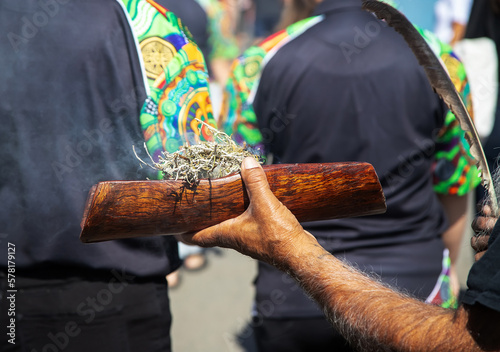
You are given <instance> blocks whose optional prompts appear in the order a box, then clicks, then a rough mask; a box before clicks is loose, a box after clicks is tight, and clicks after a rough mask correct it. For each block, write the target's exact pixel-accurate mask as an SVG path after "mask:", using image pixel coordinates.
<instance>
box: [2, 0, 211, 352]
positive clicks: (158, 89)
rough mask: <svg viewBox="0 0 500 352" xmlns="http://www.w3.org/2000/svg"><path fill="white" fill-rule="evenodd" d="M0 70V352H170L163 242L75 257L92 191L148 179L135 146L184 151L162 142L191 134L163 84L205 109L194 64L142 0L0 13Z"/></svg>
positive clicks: (109, 246) (173, 22)
mask: <svg viewBox="0 0 500 352" xmlns="http://www.w3.org/2000/svg"><path fill="white" fill-rule="evenodd" d="M0 62H2V65H3V69H2V70H1V71H0V93H1V94H2V97H3V98H2V100H1V101H0V119H1V120H2V123H1V125H0V162H1V163H2V172H1V173H0V203H1V204H2V208H1V210H0V227H1V229H2V230H1V231H2V234H1V236H0V248H1V254H0V259H1V261H0V307H1V308H0V312H2V314H0V325H1V326H2V328H1V330H0V333H1V334H0V335H1V336H0V345H1V346H2V351H9V352H10V351H13V352H17V351H30V352H34V351H45V352H46V351H59V350H61V351H62V350H70V351H74V352H80V351H81V352H88V351H96V352H100V351H102V352H104V351H150V352H153V351H157V352H165V351H170V350H171V340H170V326H171V321H172V320H171V315H170V303H169V296H168V287H167V283H166V281H165V276H166V275H167V274H169V273H170V272H171V271H173V270H175V269H176V268H178V266H179V265H180V261H179V257H178V252H177V243H176V241H175V239H173V238H172V237H155V238H141V239H127V240H119V241H110V242H104V243H96V244H89V245H84V244H82V243H81V242H80V240H79V234H80V231H81V228H80V222H81V219H82V216H83V213H84V206H85V201H86V199H87V195H88V192H89V190H90V189H91V187H92V186H93V185H94V184H96V183H98V182H100V181H105V180H138V179H145V178H146V177H150V178H154V177H155V175H151V174H150V172H149V170H148V169H144V168H142V167H141V166H140V165H139V163H138V160H137V158H136V156H135V155H134V152H133V146H136V147H138V148H136V150H137V153H139V155H140V156H141V155H142V156H143V157H144V156H145V155H146V153H145V151H144V150H142V148H140V146H143V145H144V141H145V139H146V142H147V144H148V148H150V150H152V151H153V152H152V153H151V155H153V156H156V155H157V154H155V152H156V151H161V150H166V149H168V148H167V147H168V146H170V147H172V146H178V145H179V143H182V138H183V137H187V136H182V135H180V134H179V133H176V130H175V128H173V127H174V125H175V126H183V127H184V128H185V127H186V125H187V126H190V124H189V122H190V121H189V116H186V115H183V114H180V113H178V110H180V109H182V108H185V107H186V106H188V105H191V106H190V107H191V108H192V109H189V108H188V109H187V111H189V110H192V111H193V112H195V113H196V111H197V108H196V106H195V105H194V104H193V102H192V100H191V99H186V96H185V95H183V94H182V92H179V91H176V89H177V86H176V85H175V82H181V83H185V82H186V75H188V76H189V79H190V82H191V86H190V88H192V89H191V94H192V95H193V96H194V95H195V96H196V97H197V98H198V99H197V100H196V102H197V103H199V104H202V102H204V101H209V98H208V88H207V84H206V82H207V75H206V68H205V63H204V60H203V56H202V54H201V53H200V51H199V49H198V48H197V47H196V45H195V44H194V42H193V40H192V38H191V36H190V34H189V33H188V32H187V31H185V29H184V28H183V25H182V23H181V22H180V21H179V20H178V18H177V17H176V16H175V15H174V14H173V13H171V12H169V11H167V10H165V9H164V8H162V7H161V6H160V5H158V4H157V3H156V2H154V1H151V0H147V1H145V0H123V1H116V0H99V1H87V0H75V1H71V2H68V1H61V0H58V1H55V0H54V1H51V0H46V1H38V0H26V1H15V0H5V1H1V2H0ZM172 64H173V65H174V66H175V68H176V69H178V70H177V71H174V70H173V69H172ZM174 72H175V74H174ZM166 73H167V74H171V75H170V76H169V77H168V78H170V79H172V81H173V83H172V82H169V84H162V83H165V80H162V79H161V77H162V76H163V77H164V76H165V74H166ZM155 83H157V84H159V86H156V85H155ZM185 86H186V85H185V84H183V87H185ZM169 92H173V93H175V94H173V95H175V96H176V97H178V98H179V99H181V100H182V102H183V103H182V104H178V103H177V102H172V101H171V100H169V98H168V96H169V95H168V93H169ZM172 103H174V104H172ZM163 107H165V108H163ZM167 107H168V109H167ZM203 111H209V109H208V108H205V106H203ZM165 115H166V116H165ZM171 116H175V119H172V118H171ZM198 116H200V117H201V118H202V119H203V120H205V121H206V122H209V123H212V124H213V123H214V121H213V120H211V116H207V115H206V114H205V115H204V114H200V115H198ZM165 117H169V118H170V119H166V118H165ZM160 120H162V123H158V121H160ZM160 130H162V131H163V132H165V131H166V132H165V133H159V131H160ZM188 130H189V127H188ZM155 131H158V134H159V135H158V134H156V133H155ZM199 132H200V131H198V130H195V131H192V134H194V135H195V136H194V138H198V139H199V138H201V137H200V136H199V135H198V136H197V135H196V133H199ZM166 137H168V144H169V145H168V146H167V140H166ZM7 248H10V249H12V248H14V249H15V255H14V257H15V259H12V258H9V261H10V264H9V265H10V266H9V267H8V263H9V262H8V260H7V253H8V250H7ZM9 253H10V252H9ZM12 263H14V264H15V268H14V270H15V282H13V281H12V280H9V281H8V274H11V275H12V270H13V269H12V268H13V266H12V265H14V264H12ZM10 278H12V276H11V277H9V279H10ZM7 290H16V293H15V294H12V293H11V294H10V296H11V297H12V295H15V303H16V304H15V312H14V313H15V316H12V315H7V314H4V313H5V312H7V311H8V310H9V309H10V305H11V303H12V302H11V301H10V300H9V299H8V295H7ZM12 324H13V325H14V327H12V328H8V326H9V325H12ZM6 328H7V329H8V332H9V333H10V332H12V335H8V334H7V333H6V331H5V329H6ZM10 329H12V330H10Z"/></svg>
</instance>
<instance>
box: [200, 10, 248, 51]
mask: <svg viewBox="0 0 500 352" xmlns="http://www.w3.org/2000/svg"><path fill="white" fill-rule="evenodd" d="M197 1H198V3H199V4H200V5H201V6H202V7H203V8H204V9H205V12H206V13H207V17H208V21H209V36H210V37H209V42H210V46H211V48H212V49H211V52H210V58H209V59H211V60H214V59H229V60H233V59H234V58H235V57H236V56H238V54H239V51H240V49H239V47H238V43H237V41H236V37H235V33H234V32H235V30H234V27H235V25H234V22H235V21H234V19H233V16H232V13H233V11H231V10H232V9H231V4H230V3H229V2H228V1H224V0H197Z"/></svg>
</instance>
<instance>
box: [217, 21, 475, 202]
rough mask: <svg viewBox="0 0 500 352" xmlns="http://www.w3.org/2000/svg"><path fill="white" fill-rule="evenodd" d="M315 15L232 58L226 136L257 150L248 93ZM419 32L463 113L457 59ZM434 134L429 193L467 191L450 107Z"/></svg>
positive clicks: (464, 85)
mask: <svg viewBox="0 0 500 352" xmlns="http://www.w3.org/2000/svg"><path fill="white" fill-rule="evenodd" d="M321 20H322V17H321V16H316V17H311V18H308V19H305V20H302V21H300V22H297V23H295V24H293V25H292V26H290V27H288V28H287V29H285V30H283V31H281V32H278V33H276V34H274V35H272V36H270V37H269V38H267V39H266V40H264V41H263V42H262V43H261V44H260V45H258V46H252V47H250V48H249V49H247V50H246V51H245V52H244V53H243V54H242V55H241V56H240V57H238V58H237V59H236V60H235V61H234V62H233V65H232V68H231V73H230V77H229V80H228V83H227V85H226V89H225V92H224V102H223V107H222V112H221V117H220V120H219V126H220V127H221V129H223V130H224V131H225V132H226V133H228V134H230V135H232V136H233V139H234V140H235V141H236V142H237V143H239V144H243V143H246V144H248V145H249V146H251V147H253V148H256V149H260V150H263V136H262V134H261V132H260V131H259V129H258V126H257V118H256V116H255V113H254V111H253V108H252V100H253V94H254V92H255V91H256V89H257V86H258V83H259V78H260V73H261V72H262V69H263V67H264V65H265V63H266V62H267V61H269V60H270V59H271V58H272V56H273V53H274V52H276V51H277V50H279V48H280V47H282V46H283V45H285V44H286V43H288V42H289V41H291V40H293V39H294V38H296V37H297V36H299V35H300V34H301V33H303V32H304V31H306V30H307V29H309V28H310V27H312V26H314V25H315V24H317V23H318V22H320V21H321ZM419 31H420V33H421V34H422V36H423V37H424V38H425V40H426V41H427V42H428V43H429V45H430V46H431V47H432V48H433V50H434V52H435V53H436V55H437V56H439V57H440V58H441V60H442V61H443V63H444V65H445V66H446V68H447V70H448V72H449V74H450V77H452V81H453V83H454V85H455V87H456V89H457V91H458V92H459V93H460V95H461V97H462V99H463V100H464V102H465V105H466V107H467V109H468V111H469V113H470V114H472V98H471V93H470V88H469V83H468V81H467V77H466V74H465V69H464V66H463V64H462V63H461V62H460V60H459V59H458V57H457V56H456V55H455V54H454V53H453V51H452V48H451V47H450V46H449V45H447V44H444V43H442V42H441V41H439V40H438V39H437V37H436V36H435V35H434V34H432V33H430V32H428V31H422V30H420V29H419ZM264 137H265V136H264ZM436 137H437V140H436V147H435V148H436V149H435V151H434V152H435V153H434V154H435V162H434V166H433V182H434V190H435V192H436V193H440V194H452V195H465V194H467V193H468V192H469V191H471V190H472V189H474V188H475V187H476V186H477V185H479V183H480V182H481V179H480V177H479V171H478V169H477V167H476V165H475V162H474V160H473V158H472V156H471V154H470V147H469V145H468V143H467V141H466V139H465V133H464V132H463V130H462V129H461V128H460V126H459V124H458V121H457V119H456V118H455V115H454V114H453V113H452V112H451V111H449V112H448V113H447V115H446V118H445V124H444V126H443V128H442V130H441V131H440V132H439V134H438V136H436Z"/></svg>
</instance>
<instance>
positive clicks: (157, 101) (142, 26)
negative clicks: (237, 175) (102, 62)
mask: <svg viewBox="0 0 500 352" xmlns="http://www.w3.org/2000/svg"><path fill="white" fill-rule="evenodd" d="M122 1H123V3H124V4H125V7H126V8H127V10H128V13H129V15H130V17H131V21H132V28H133V31H134V34H135V35H136V37H137V38H138V41H139V47H140V50H141V54H142V57H143V61H144V66H145V71H146V75H147V78H148V84H149V88H150V94H149V96H148V97H147V99H146V102H145V103H144V106H143V108H142V111H141V116H140V123H141V126H142V129H143V132H144V136H145V139H146V146H147V148H148V151H149V152H150V154H151V156H152V157H153V160H155V161H156V160H158V156H159V155H160V154H161V153H162V152H163V151H167V152H175V151H176V150H178V148H179V147H180V146H182V145H183V144H191V143H196V142H198V141H202V140H210V139H211V134H210V133H209V131H208V129H207V128H206V127H201V128H200V127H199V125H200V123H199V122H197V121H196V120H195V119H196V118H197V119H199V120H201V121H204V122H207V123H208V124H210V125H212V126H215V125H216V123H215V120H214V118H213V113H212V104H211V101H210V94H209V89H208V74H207V69H206V64H205V60H204V58H203V55H202V53H201V51H200V50H199V49H198V47H197V46H196V44H195V43H194V41H193V39H192V37H191V34H190V33H189V31H188V30H187V28H186V27H184V25H183V24H182V22H181V21H180V20H179V18H177V16H175V15H174V14H173V13H172V12H170V11H168V10H167V9H164V8H163V7H161V6H159V5H158V4H157V3H155V2H154V1H151V0H122Z"/></svg>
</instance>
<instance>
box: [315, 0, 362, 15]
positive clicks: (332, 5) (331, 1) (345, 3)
mask: <svg viewBox="0 0 500 352" xmlns="http://www.w3.org/2000/svg"><path fill="white" fill-rule="evenodd" d="M361 3H362V0H323V2H322V3H320V4H319V5H318V6H316V8H315V9H314V13H313V15H322V14H325V13H327V12H331V11H335V10H340V9H343V8H347V7H361Z"/></svg>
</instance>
